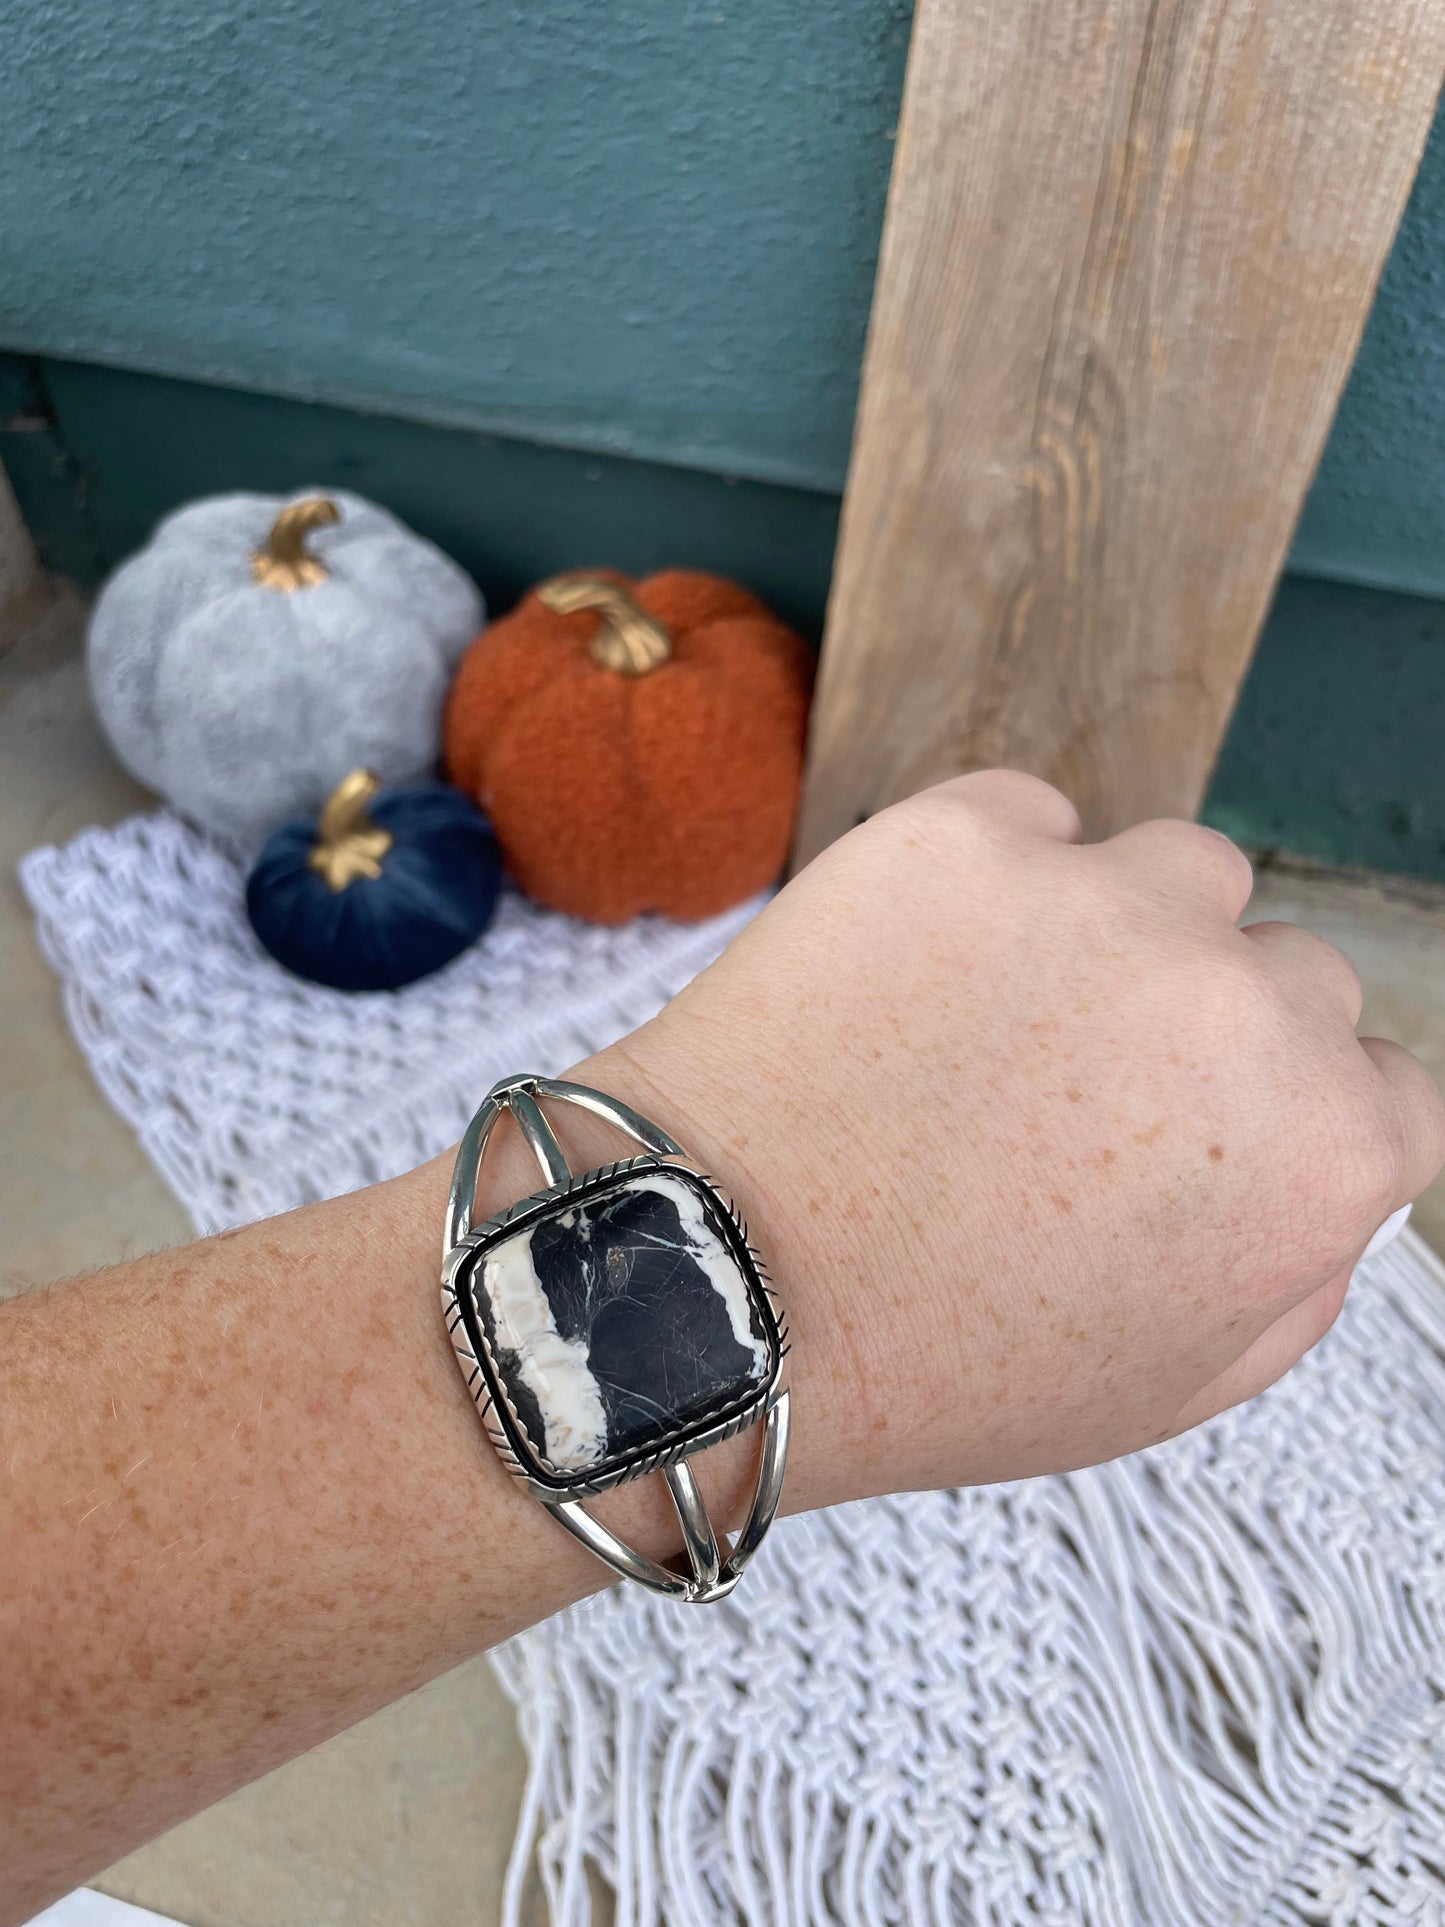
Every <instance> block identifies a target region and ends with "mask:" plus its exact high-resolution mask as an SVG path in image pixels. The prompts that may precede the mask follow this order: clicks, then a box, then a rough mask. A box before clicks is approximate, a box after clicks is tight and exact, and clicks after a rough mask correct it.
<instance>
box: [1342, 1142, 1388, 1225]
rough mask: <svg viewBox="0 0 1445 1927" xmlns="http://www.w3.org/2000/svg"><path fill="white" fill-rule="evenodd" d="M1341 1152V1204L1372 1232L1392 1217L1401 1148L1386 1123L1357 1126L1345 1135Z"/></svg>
mask: <svg viewBox="0 0 1445 1927" xmlns="http://www.w3.org/2000/svg"><path fill="white" fill-rule="evenodd" d="M1343 1137H1344V1141H1343V1142H1342V1143H1341V1144H1340V1146H1339V1150H1338V1153H1337V1155H1338V1166H1337V1184H1338V1187H1339V1193H1340V1198H1341V1202H1342V1203H1343V1204H1345V1205H1347V1206H1348V1207H1349V1208H1350V1210H1351V1212H1352V1213H1353V1215H1354V1216H1355V1217H1356V1218H1357V1219H1358V1220H1359V1223H1360V1226H1361V1228H1362V1229H1363V1230H1364V1231H1365V1232H1366V1233H1369V1232H1372V1231H1374V1230H1375V1229H1376V1227H1377V1226H1378V1225H1380V1224H1382V1223H1383V1222H1384V1220H1385V1219H1386V1218H1387V1217H1388V1216H1389V1214H1390V1211H1391V1210H1392V1209H1393V1207H1394V1204H1395V1193H1396V1190H1397V1188H1398V1186H1399V1181H1400V1145H1399V1142H1398V1138H1397V1134H1396V1133H1395V1132H1394V1131H1393V1130H1392V1129H1391V1128H1390V1126H1389V1124H1388V1123H1387V1122H1386V1121H1385V1120H1379V1121H1372V1122H1371V1123H1369V1124H1366V1125H1361V1124H1358V1123H1357V1124H1356V1128H1355V1129H1354V1130H1353V1131H1350V1132H1347V1133H1345V1134H1343Z"/></svg>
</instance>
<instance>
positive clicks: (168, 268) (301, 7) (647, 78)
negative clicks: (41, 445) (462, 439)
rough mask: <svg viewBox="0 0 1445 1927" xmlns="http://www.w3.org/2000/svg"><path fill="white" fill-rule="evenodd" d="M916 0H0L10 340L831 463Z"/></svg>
mask: <svg viewBox="0 0 1445 1927" xmlns="http://www.w3.org/2000/svg"><path fill="white" fill-rule="evenodd" d="M909 15H910V8H909V7H908V6H907V5H906V4H902V3H901V0H790V3H789V4H788V5H786V6H778V5H775V4H773V0H709V3H708V4H699V3H698V0H650V3H647V4H642V5H634V6H629V7H624V8H609V7H605V6H603V5H599V4H598V0H541V3H540V4H539V3H538V0H425V4H419V5H401V6H399V5H397V4H396V0H346V4H345V5H344V6H337V5H336V4H334V0H204V3H203V4H197V0H75V4H73V5H68V6H63V7H62V6H58V5H55V4H47V3H46V0H0V50H3V55H0V196H3V199H0V345H4V346H8V347H19V348H27V349H32V350H36V351H40V352H45V353H52V354H59V355H64V356H72V357H76V358H79V359H82V360H87V361H99V362H106V363H111V364H114V365H117V366H121V367H127V368H137V369H145V370H149V371H152V372H156V373H161V374H170V375H179V376H187V377H190V378H192V379H195V380H199V381H214V382H227V383H235V384H237V385H239V386H242V387H248V388H255V389H263V390H269V391H271V392H274V393H277V394H283V395H291V396H299V397H303V398H308V399H319V400H326V401H336V402H342V403H345V404H348V405H351V406H355V407H362V408H377V409H381V410H384V411H386V412H389V413H392V414H397V415H402V416H408V417H411V418H414V419H417V420H423V421H433V422H442V423H447V424H452V425H459V426H465V427H475V428H482V429H486V430H489V431H492V432H495V433H502V434H508V435H514V436H522V437H526V438H529V439H534V440H539V441H545V442H552V443H562V444H564V445H567V446H571V447H581V448H589V449H598V450H603V451H608V452H612V453H618V454H631V455H638V456H645V457H647V458H649V459H653V460H659V461H668V462H676V463H679V464H681V465H685V466H690V467H691V466H697V467H702V468H707V469H715V470H721V471H729V472H735V473H737V474H741V475H746V476H752V477H763V478H769V479H773V480H781V481H785V482H791V483H799V484H803V485H806V486H825V487H835V486H836V485H837V483H838V479H839V477H840V475H841V473H842V468H843V464H844V462H845V460H846V457H847V448H848V438H849V433H850V428H851V423H852V413H853V397H854V387H855V382H856V372H857V366H858V360H859V356H860V354H861V350H862V343H863V333H864V328H865V326H866V321H867V311H868V299H869V290H870V288H871V284H872V277H873V266H874V258H875V254H876V250H877V241H878V232H879V228H880V225H881V222H882V213H883V199H884V194H885V191H886V187H887V179H888V170H889V166H890V162H891V156H892V147H891V143H890V139H889V136H890V131H891V129H892V126H893V122H894V118H895V115H896V112H897V103H898V98H899V94H900V91H901V87H902V76H903V64H904V58H905V53H906V38H907V29H908V20H909Z"/></svg>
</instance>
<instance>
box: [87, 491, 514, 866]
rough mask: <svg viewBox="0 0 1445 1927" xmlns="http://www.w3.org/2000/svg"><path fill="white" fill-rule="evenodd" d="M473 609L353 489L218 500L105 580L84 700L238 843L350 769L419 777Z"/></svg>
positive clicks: (174, 791) (464, 585)
mask: <svg viewBox="0 0 1445 1927" xmlns="http://www.w3.org/2000/svg"><path fill="white" fill-rule="evenodd" d="M483 617H484V611H483V607H482V600H481V597H480V596H479V595H478V593H477V590H476V588H475V586H474V584H473V583H472V581H471V579H470V577H469V576H467V575H466V574H465V573H464V572H463V571H462V570H461V569H459V568H458V567H457V566H456V564H455V563H454V562H451V561H449V560H448V558H447V557H446V556H444V555H443V554H442V553H441V551H440V550H439V549H437V548H435V547H434V546H433V545H432V544H431V543H430V542H427V541H424V540H423V539H422V538H421V537H420V536H418V535H414V534H413V533H412V532H411V530H410V529H408V528H406V527H405V526H404V525H403V524H402V523H401V522H399V521H397V519H396V517H395V516H393V515H389V514H388V513H387V512H386V510H385V509H380V508H378V507H377V506H376V505H375V504H374V503H372V502H366V501H363V500H362V499H361V497H360V496H357V495H348V494H345V493H343V492H342V491H341V490H339V489H332V490H328V491H326V492H325V493H324V494H323V493H321V492H319V491H303V492H302V493H300V494H298V495H294V496H275V495H218V496H214V497H212V498H210V499H209V500H207V501H202V502H193V503H191V504H190V506H189V507H187V508H183V509H178V510H177V511H176V513H175V514H174V515H170V516H167V518H166V519H165V521H163V522H162V523H161V525H160V527H159V528H158V529H157V530H156V532H155V535H154V536H153V537H152V538H151V541H150V542H149V543H148V545H147V546H146V547H145V548H144V549H142V550H141V551H140V552H139V554H137V555H134V556H132V557H131V559H130V560H129V561H128V562H126V563H124V564H123V565H122V567H121V568H119V569H118V570H117V571H116V573H115V574H114V575H113V576H112V577H111V579H110V580H109V582H107V583H106V585H105V587H104V589H103V590H102V591H101V594H100V597H99V599H98V600H97V602H96V605H95V611H94V614H93V615H92V617H91V623H90V636H89V670H90V686H91V692H92V695H93V698H94V701H95V707H96V710H97V713H98V714H99V716H100V720H101V724H102V726H103V727H104V729H105V731H106V733H107V735H108V736H109V738H110V740H111V743H112V745H113V746H114V749H115V752H116V754H117V756H118V757H119V758H120V760H121V762H122V763H124V764H125V766H126V768H127V769H128V770H130V772H131V773H132V775H134V776H136V777H138V778H139V779H140V781H141V782H142V783H145V784H146V785H148V786H149V787H150V788H151V789H154V790H158V791H159V792H160V794H161V795H162V796H164V797H166V798H167V799H168V801H170V802H171V803H172V804H173V805H174V806H175V807H176V809H178V810H179V811H180V812H181V813H182V814H183V815H185V816H188V817H190V818H191V819H192V820H193V821H194V822H196V823H198V824H200V825H201V827H202V828H203V829H208V830H211V831H212V832H214V833H215V834H216V835H218V836H220V837H222V838H224V839H225V840H226V841H228V842H230V843H233V844H237V845H240V846H243V847H248V848H249V847H253V846H254V845H256V844H258V843H259V842H260V841H261V839H262V838H263V837H264V836H265V835H266V834H267V833H268V832H269V831H271V830H273V829H274V828H275V827H276V825H277V824H278V823H282V822H285V821H286V820H287V819H288V818H290V817H294V816H297V815H300V814H304V813H306V812H307V811H313V810H317V809H319V808H320V806H321V804H322V803H323V802H324V801H325V799H326V797H327V796H328V795H329V794H330V793H331V791H332V790H333V789H334V788H335V786H336V784H337V783H339V782H340V781H341V779H342V777H343V776H345V775H346V773H347V771H348V770H352V769H358V768H365V769H369V770H372V771H374V772H375V773H376V775H377V776H379V777H380V778H381V779H382V781H383V782H386V783H397V782H404V781H405V780H406V779H407V778H408V777H412V776H417V775H420V774H422V773H423V772H425V771H429V770H430V769H431V768H432V766H433V765H434V763H435V762H436V758H437V751H438V746H439V741H440V730H441V711H442V703H443V700H444V698H445V695H446V690H447V685H448V682H449V681H450V679H451V672H452V669H453V666H454V665H455V663H456V661H457V658H458V657H459V656H460V655H461V653H462V651H463V650H464V649H465V648H466V646H467V644H468V642H470V641H471V639H472V637H473V636H475V635H476V633H477V631H478V629H480V628H481V626H482V622H483Z"/></svg>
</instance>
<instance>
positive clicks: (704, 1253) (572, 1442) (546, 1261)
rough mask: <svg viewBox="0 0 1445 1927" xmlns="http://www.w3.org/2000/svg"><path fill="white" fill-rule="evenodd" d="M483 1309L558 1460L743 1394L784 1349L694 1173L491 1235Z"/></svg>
mask: <svg viewBox="0 0 1445 1927" xmlns="http://www.w3.org/2000/svg"><path fill="white" fill-rule="evenodd" d="M472 1291H473V1297H474V1301H475V1304H476V1308H477V1314H478V1316H479V1317H480V1318H481V1319H482V1321H483V1323H484V1324H485V1326H486V1328H487V1332H488V1337H489V1338H490V1340H491V1344H492V1351H493V1356H494V1358H495V1360H496V1364H497V1368H498V1371H499V1372H500V1375H501V1377H502V1379H503V1382H504V1384H505V1386H506V1390H507V1393H508V1396H509V1398H510V1400H511V1403H512V1406H513V1409H514V1410H515V1412H516V1414H517V1416H518V1417H519V1418H520V1420H521V1422H522V1425H523V1427H524V1428H525V1431H526V1434H527V1438H528V1440H529V1441H530V1443H531V1445H532V1448H533V1451H534V1453H535V1455H536V1457H537V1459H538V1461H539V1463H540V1464H541V1466H542V1468H543V1469H544V1470H546V1471H550V1472H553V1473H557V1474H564V1475H566V1474H571V1475H579V1476H580V1475H585V1474H589V1473H590V1474H595V1473H596V1472H597V1471H599V1470H601V1469H602V1468H604V1467H606V1466H608V1465H609V1464H611V1463H612V1462H613V1461H615V1460H617V1459H619V1458H621V1457H623V1456H624V1455H626V1454H628V1453H631V1452H633V1451H636V1450H638V1449H639V1448H643V1447H646V1446H648V1445H652V1444H656V1443H657V1442H658V1441H659V1440H661V1439H664V1438H667V1437H669V1436H671V1435H673V1434H675V1433H677V1432H678V1431H679V1430H680V1429H681V1428H683V1427H689V1426H692V1425H694V1424H696V1423H698V1422H699V1421H705V1420H706V1419H707V1418H708V1417H709V1416H710V1415H712V1414H714V1413H717V1414H721V1413H723V1412H725V1411H728V1410H730V1409H735V1408H736V1407H737V1405H738V1404H740V1403H742V1402H743V1401H745V1400H746V1398H747V1396H748V1395H749V1394H750V1393H753V1392H756V1391H757V1390H758V1389H759V1388H760V1387H761V1386H762V1385H763V1384H764V1383H765V1382H766V1380H767V1379H768V1377H769V1376H770V1374H771V1371H772V1369H773V1364H774V1349H773V1342H772V1340H771V1339H770V1338H769V1336H768V1335H767V1325H766V1323H765V1318H766V1314H765V1312H764V1309H763V1306H762V1303H761V1300H760V1292H759V1289H758V1287H757V1286H756V1284H755V1282H754V1281H753V1280H752V1279H751V1278H750V1277H749V1275H748V1273H747V1272H746V1271H745V1270H744V1268H743V1266H742V1264H741V1263H740V1262H739V1259H738V1258H737V1256H736V1255H735V1254H734V1252H733V1251H732V1250H731V1249H730V1247H729V1245H728V1244H727V1243H726V1242H725V1241H724V1239H723V1238H722V1237H720V1236H719V1234H718V1233H717V1231H715V1230H714V1228H713V1227H712V1225H711V1224H709V1222H708V1220H707V1216H706V1214H705V1212H704V1208H703V1200H702V1197H701V1195H700V1194H699V1192H698V1191H697V1190H695V1189H694V1188H693V1185H692V1184H691V1183H690V1182H689V1180H688V1179H687V1177H685V1176H684V1175H683V1174H682V1173H680V1172H674V1171H667V1170H661V1171H641V1172H635V1173H632V1174H628V1175H622V1176H619V1177H618V1179H617V1180H616V1182H615V1184H614V1185H612V1186H609V1188H608V1189H607V1190H605V1191H604V1192H602V1193H600V1194H597V1195H594V1196H592V1197H587V1198H584V1199H582V1200H581V1201H580V1202H571V1201H565V1200H564V1201H563V1202H562V1203H561V1204H560V1205H559V1206H558V1208H557V1210H556V1211H555V1212H552V1213H548V1214H547V1215H546V1216H544V1217H541V1218H539V1219H536V1220H534V1221H532V1222H531V1223H529V1224H527V1225H525V1226H524V1227H523V1228H521V1229H520V1230H518V1231H515V1232H513V1233H512V1234H511V1235H510V1236H507V1237H502V1238H500V1239H499V1240H498V1241H497V1243H495V1244H493V1245H491V1246H489V1247H488V1248H487V1249H486V1250H485V1252H484V1253H483V1255H482V1258H481V1261H480V1263H479V1264H478V1266H477V1269H476V1271H475V1273H474V1274H473V1284H472Z"/></svg>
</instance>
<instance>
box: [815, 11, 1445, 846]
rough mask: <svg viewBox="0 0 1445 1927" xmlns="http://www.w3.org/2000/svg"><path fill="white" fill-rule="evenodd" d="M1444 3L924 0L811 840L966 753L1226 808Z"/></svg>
mask: <svg viewBox="0 0 1445 1927" xmlns="http://www.w3.org/2000/svg"><path fill="white" fill-rule="evenodd" d="M1442 66H1445V0H1253V4H1247V3H1246V0H1154V4H1147V0H1112V3H1111V0H920V5H919V9H918V14H917V17H916V20H915V25H914V36H913V45H912V49H911V52H910V56H909V67H908V81H907V87H906V90H905V99H904V112H903V119H902V124H901V127H900V130H899V142H898V152H897V156H896V160H895V165H894V173H893V182H892V187H891V190H890V195H889V204H888V215H887V221H886V225H885V229H884V237H883V249H882V255H881V259H880V265H879V271H878V280H877V286H876V289H875V293H874V302H873V316H872V322H871V326H870V333H869V342H868V350H867V355H866V359H865V364H864V379H863V391H862V399H861V402H860V405H859V411H858V422H857V429H856V434H855V438H854V448H853V460H852V465H851V469H850V473H849V482H848V493H847V497H846V501H845V504H844V513H843V523H842V530H841V534H840V538H839V549H838V557H837V564H836V567H835V570H834V578H833V589H832V595H831V598H830V603H829V613H828V626H827V635H826V640H825V643H824V653H823V665H822V672H821V678H820V683H819V691H818V699H817V703H816V706H815V710H814V718H813V729H812V743H811V751H810V763H809V774H808V780H807V785H806V790H805V796H804V805H803V812H802V816H801V820H800V828H799V837H798V848H797V856H798V860H799V861H805V860H806V859H807V858H808V857H810V856H812V855H813V854H815V853H816V852H817V851H818V850H819V849H820V848H822V847H823V845H824V844H826V843H827V842H829V841H830V840H831V839H832V838H834V837H836V836H838V835H840V834H841V833H842V832H843V831H845V830H847V829H849V828H851V827H852V826H853V824H854V823H856V822H859V821H861V820H862V819H863V818H864V817H866V816H868V815H870V814H871V813H872V812H873V811H875V810H877V809H880V808H881V807H882V806H883V805H884V804H886V803H889V802H892V801H894V800H896V799H897V798H899V797H901V796H905V795H908V794H909V793H911V792H912V791H914V790H916V789H919V788H922V787H923V786H924V785H926V784H929V783H932V782H936V781H938V780H940V779H941V778H943V777H945V776H949V775H952V774H955V773H957V772H960V771H964V770H968V769H975V768H980V767H986V766H989V765H992V764H1000V763H1002V764H1012V765H1014V766H1016V767H1019V768H1023V769H1029V770H1033V771H1036V772H1037V773H1039V774H1040V775H1043V776H1046V777H1047V778H1048V779H1049V780H1050V781H1051V782H1054V783H1057V784H1058V785H1059V786H1060V787H1061V788H1062V789H1064V790H1065V791H1066V792H1067V793H1068V794H1069V795H1070V796H1072V797H1073V799H1074V801H1075V802H1076V803H1077V804H1078V806H1079V808H1080V810H1081V812H1082V813H1083V816H1084V819H1085V823H1086V827H1087V830H1088V832H1089V833H1090V834H1091V835H1103V834H1107V833H1108V832H1110V831H1112V830H1114V829H1117V828H1119V827H1121V826H1123V825H1124V824H1126V823H1129V822H1133V821H1137V820H1139V819H1141V818H1144V817H1148V816H1154V815H1161V814H1178V815H1192V814H1193V813H1194V812H1195V810H1196V809H1197V807H1198V804H1199V801H1200V798H1201V795H1202V793H1203V789H1204V785H1205V783H1206V781H1207V778H1208V775H1209V771H1210V767H1211V765H1212V762H1213V759H1214V754H1215V751H1216V748H1217V746H1218V743H1219V739H1220V736H1221V734H1222V732H1223V729H1224V726H1225V723H1226V721H1227V719H1228V716H1229V712H1230V709H1231V706H1232V704H1233V701H1234V697H1235V694H1236V692H1237V690H1238V686H1239V682H1240V679H1241V677H1242V675H1243V673H1244V670H1245V667H1246V665H1247V663H1248V660H1249V655H1250V651H1251V649H1252V648H1253V645H1254V640H1255V636H1256V634H1257V632H1258V629H1259V626H1260V623H1261V621H1262V620H1263V617H1264V614H1265V610H1266V607H1267V604H1268V600H1269V596H1270V593H1271V590H1272V588H1273V585H1274V582H1275V579H1276V576H1277V574H1278V571H1279V569H1280V566H1281V564H1282V561H1283V558H1284V555H1285V550H1286V547H1287V544H1288V541H1289V537H1290V532H1291V530H1292V528H1293V526H1294V522H1295V518H1296V516H1297V514H1298V512H1299V509H1300V505H1301V502H1302V500H1303V497H1304V493H1305V489H1306V487H1307V485H1308V482H1309V478H1310V476H1311V474H1312V472H1313V470H1314V467H1315V463H1316V461H1317V460H1318V457H1319V453H1320V449H1321V447H1322V445H1323V442H1324V438H1325V434H1326V431H1327V429H1328V427H1329V423H1330V419H1331V416H1332V414H1333V412H1334V407H1335V403H1336V400H1337V397H1338V394H1339V390H1340V388H1341V386H1342V384H1343V382H1344V379H1345V376H1346V373H1347V372H1348V369H1349V365H1350V362H1351V359H1352V357H1353V355H1354V351H1355V348H1356V345H1357V343H1358V339H1359V335H1360V330H1361V328H1362V326H1363V324H1364V320H1365V316H1366V313H1367V312H1368V309H1369V305H1370V300H1371V297H1372V294H1373V291H1374V287H1375V283H1376V280H1377V278H1378V275H1379V272H1380V269H1381V267H1382V265H1383V263H1384V259H1385V255H1386V253H1387V251H1388V248H1389V244H1390V240H1391V237H1392V235H1393V233H1394V230H1395V225H1396V222H1397V221H1398V219H1399V216H1400V213H1401V210H1402V208H1403V206H1404V202H1405V197H1406V195H1407V193H1408V191H1409V186H1410V182H1411V180H1412V178H1413V175H1414V171H1415V167H1416V164H1417V162H1418V160H1419V155H1420V150H1421V148H1422V146H1423V144H1424V140H1425V136H1426V133H1427V131H1428V129H1429V125H1430V119H1431V113H1432V109H1433V106H1434V102H1435V98H1436V95H1437V93H1438V91H1439V85H1440V79H1441V72H1442Z"/></svg>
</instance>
